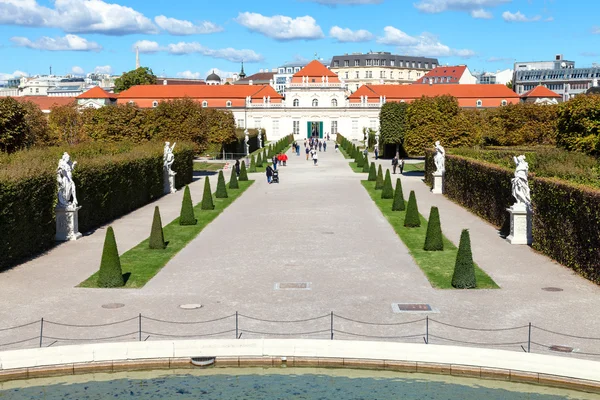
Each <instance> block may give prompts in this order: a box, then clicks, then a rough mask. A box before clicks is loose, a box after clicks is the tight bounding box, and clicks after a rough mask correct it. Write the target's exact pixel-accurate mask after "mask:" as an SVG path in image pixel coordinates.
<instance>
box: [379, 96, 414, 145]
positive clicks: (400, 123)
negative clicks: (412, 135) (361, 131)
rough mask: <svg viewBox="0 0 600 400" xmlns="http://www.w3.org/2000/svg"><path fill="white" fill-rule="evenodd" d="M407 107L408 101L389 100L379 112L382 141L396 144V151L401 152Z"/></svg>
mask: <svg viewBox="0 0 600 400" xmlns="http://www.w3.org/2000/svg"><path fill="white" fill-rule="evenodd" d="M407 108H408V104H406V103H397V102H387V103H385V104H384V105H383V106H382V107H381V111H380V112H379V121H380V126H381V143H382V144H384V145H385V144H394V145H396V153H399V152H400V146H402V143H403V142H404V134H405V130H406V109H407Z"/></svg>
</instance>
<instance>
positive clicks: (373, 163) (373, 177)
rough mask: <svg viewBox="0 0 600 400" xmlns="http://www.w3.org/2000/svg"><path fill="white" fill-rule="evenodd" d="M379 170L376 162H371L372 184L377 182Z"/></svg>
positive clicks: (370, 174)
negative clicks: (376, 167)
mask: <svg viewBox="0 0 600 400" xmlns="http://www.w3.org/2000/svg"><path fill="white" fill-rule="evenodd" d="M376 171H377V170H376V169H375V162H373V161H371V167H370V168H369V178H368V180H369V181H370V182H375V181H376V180H377V172H376Z"/></svg>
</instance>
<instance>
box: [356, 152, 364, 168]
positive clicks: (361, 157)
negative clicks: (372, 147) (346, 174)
mask: <svg viewBox="0 0 600 400" xmlns="http://www.w3.org/2000/svg"><path fill="white" fill-rule="evenodd" d="M356 166H357V167H358V168H364V167H365V156H364V155H363V154H362V152H359V153H358V159H357V160H356Z"/></svg>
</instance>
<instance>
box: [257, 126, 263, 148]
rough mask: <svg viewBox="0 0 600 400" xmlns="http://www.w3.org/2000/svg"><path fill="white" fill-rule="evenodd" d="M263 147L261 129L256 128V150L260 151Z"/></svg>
mask: <svg viewBox="0 0 600 400" xmlns="http://www.w3.org/2000/svg"><path fill="white" fill-rule="evenodd" d="M262 147H263V143H262V129H260V128H258V148H259V149H262Z"/></svg>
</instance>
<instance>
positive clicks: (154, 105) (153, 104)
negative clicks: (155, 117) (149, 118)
mask: <svg viewBox="0 0 600 400" xmlns="http://www.w3.org/2000/svg"><path fill="white" fill-rule="evenodd" d="M152 107H153V108H156V107H158V101H156V100H154V101H153V102H152Z"/></svg>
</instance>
